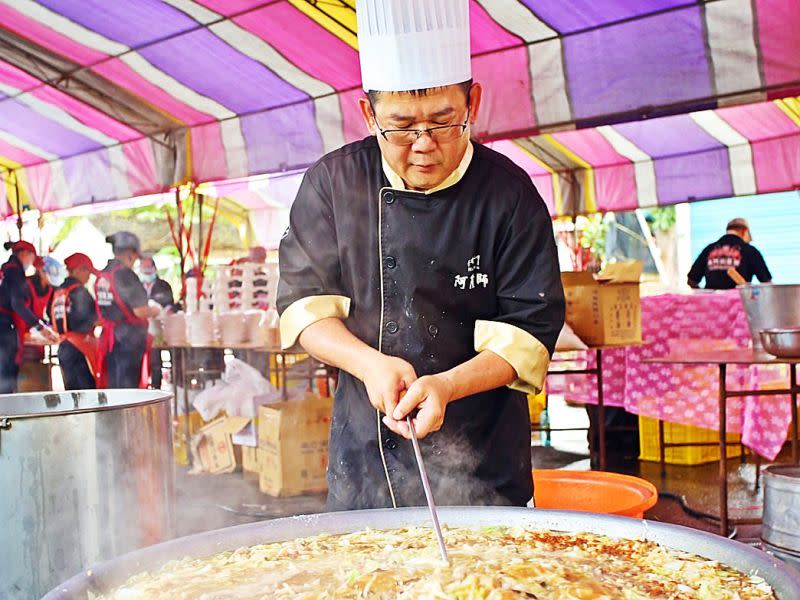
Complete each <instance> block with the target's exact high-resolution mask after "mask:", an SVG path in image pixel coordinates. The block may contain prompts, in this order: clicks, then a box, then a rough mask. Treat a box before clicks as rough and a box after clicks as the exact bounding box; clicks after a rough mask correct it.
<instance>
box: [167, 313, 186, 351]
mask: <svg viewBox="0 0 800 600" xmlns="http://www.w3.org/2000/svg"><path fill="white" fill-rule="evenodd" d="M164 341H166V343H167V344H169V345H171V346H181V345H183V344H185V343H186V315H185V314H183V313H176V314H174V315H167V316H166V317H164Z"/></svg>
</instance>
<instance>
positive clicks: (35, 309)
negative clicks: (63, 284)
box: [25, 278, 53, 320]
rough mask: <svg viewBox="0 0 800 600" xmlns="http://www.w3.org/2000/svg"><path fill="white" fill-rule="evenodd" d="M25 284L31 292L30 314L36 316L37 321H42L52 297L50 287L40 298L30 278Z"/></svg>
mask: <svg viewBox="0 0 800 600" xmlns="http://www.w3.org/2000/svg"><path fill="white" fill-rule="evenodd" d="M25 283H27V284H28V289H29V290H30V292H31V312H32V313H33V314H35V315H36V318H37V319H39V320H41V319H44V314H45V313H46V312H47V307H48V306H49V305H50V299H51V298H52V297H53V288H52V286H49V285H48V286H47V292H45V294H44V296H40V295H39V294H37V293H36V286H35V285H33V282H32V281H31V280H30V278H28V279H26V280H25Z"/></svg>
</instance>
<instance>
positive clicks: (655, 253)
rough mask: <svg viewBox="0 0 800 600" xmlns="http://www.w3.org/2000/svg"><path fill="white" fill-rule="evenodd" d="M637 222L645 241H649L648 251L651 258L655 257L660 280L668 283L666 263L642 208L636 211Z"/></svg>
mask: <svg viewBox="0 0 800 600" xmlns="http://www.w3.org/2000/svg"><path fill="white" fill-rule="evenodd" d="M636 220H637V221H639V227H641V229H642V235H643V236H644V239H645V240H647V249H648V250H649V251H650V256H652V257H653V262H654V263H655V265H656V271H658V278H659V280H660V281H661V283H667V274H666V268H665V267H664V261H663V260H661V251H660V250H659V248H658V245H657V244H656V240H655V238H654V237H653V234H652V232H651V231H650V225H648V224H647V219H646V218H645V216H644V211H643V210H642V209H641V208H637V209H636Z"/></svg>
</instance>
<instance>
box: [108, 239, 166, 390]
mask: <svg viewBox="0 0 800 600" xmlns="http://www.w3.org/2000/svg"><path fill="white" fill-rule="evenodd" d="M106 242H108V243H109V244H111V247H112V250H113V251H114V258H113V259H112V260H110V261H109V262H108V265H107V266H106V268H105V269H103V270H102V271H100V272H99V273H98V274H97V279H96V281H95V298H96V299H97V308H98V312H99V315H100V321H101V323H102V325H103V333H102V335H101V336H100V344H99V348H98V358H97V365H96V368H97V373H96V374H95V375H96V377H97V380H98V387H100V388H106V387H107V388H111V389H116V388H137V387H146V385H147V380H148V379H149V373H148V370H147V362H148V361H146V360H145V358H146V356H147V354H148V352H149V348H148V345H149V344H148V341H149V336H148V334H147V319H149V318H150V317H155V316H158V314H159V313H160V312H161V309H160V308H157V307H154V306H151V305H149V304H148V298H147V291H146V290H145V289H144V286H143V285H142V282H141V281H139V278H138V277H137V276H136V273H134V271H133V267H134V265H135V264H136V261H137V260H139V256H140V254H141V249H140V248H141V247H140V243H139V238H138V237H136V236H135V235H134V234H132V233H130V232H128V231H120V232H118V233H115V234H114V235H110V236H108V237H107V238H106Z"/></svg>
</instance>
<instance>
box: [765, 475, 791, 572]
mask: <svg viewBox="0 0 800 600" xmlns="http://www.w3.org/2000/svg"><path fill="white" fill-rule="evenodd" d="M761 539H762V541H763V542H764V545H765V547H767V548H769V549H770V551H773V552H775V554H777V555H778V556H780V557H781V558H782V559H784V560H786V561H787V562H788V563H789V564H792V565H795V566H800V467H795V466H792V465H772V466H770V467H767V468H766V469H764V525H763V527H762V528H761Z"/></svg>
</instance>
